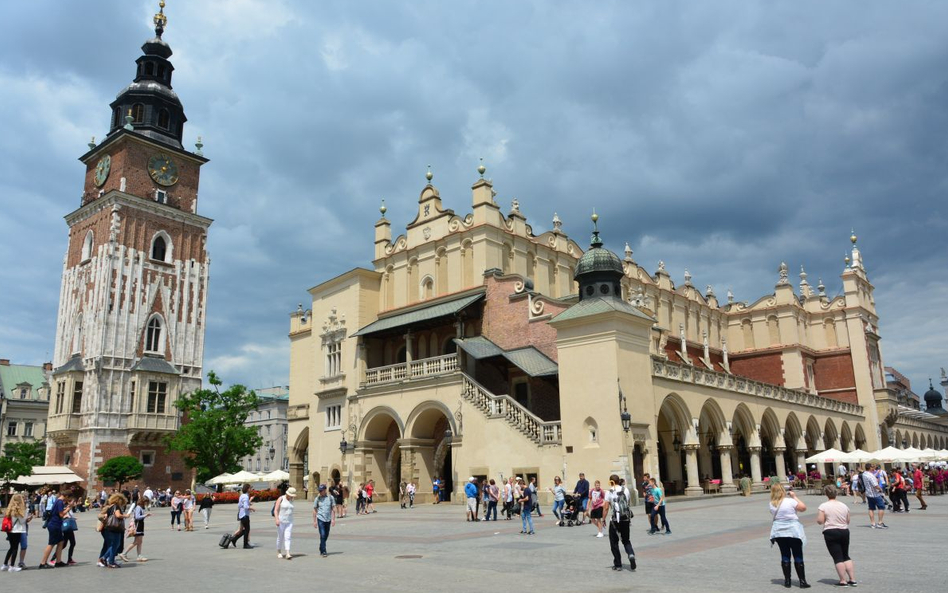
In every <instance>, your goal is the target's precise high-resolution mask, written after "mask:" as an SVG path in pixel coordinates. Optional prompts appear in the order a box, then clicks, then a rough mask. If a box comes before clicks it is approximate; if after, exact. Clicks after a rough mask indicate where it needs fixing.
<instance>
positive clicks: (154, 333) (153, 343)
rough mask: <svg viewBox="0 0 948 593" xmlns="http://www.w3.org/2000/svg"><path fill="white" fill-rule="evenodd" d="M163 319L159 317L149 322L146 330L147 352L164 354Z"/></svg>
mask: <svg viewBox="0 0 948 593" xmlns="http://www.w3.org/2000/svg"><path fill="white" fill-rule="evenodd" d="M161 346H162V339H161V318H160V317H158V316H157V315H156V316H155V317H152V318H151V319H149V320H148V327H147V328H146V329H145V352H158V353H162V347H161Z"/></svg>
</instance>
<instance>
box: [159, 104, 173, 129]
mask: <svg viewBox="0 0 948 593" xmlns="http://www.w3.org/2000/svg"><path fill="white" fill-rule="evenodd" d="M169 121H170V116H169V115H168V110H167V109H162V110H160V111H159V112H158V127H159V128H164V129H166V130H167V129H168V122H169Z"/></svg>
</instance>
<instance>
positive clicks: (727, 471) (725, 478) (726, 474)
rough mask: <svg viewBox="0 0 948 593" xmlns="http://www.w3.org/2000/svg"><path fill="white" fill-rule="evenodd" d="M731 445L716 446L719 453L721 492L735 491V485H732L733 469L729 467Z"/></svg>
mask: <svg viewBox="0 0 948 593" xmlns="http://www.w3.org/2000/svg"><path fill="white" fill-rule="evenodd" d="M733 448H734V446H733V445H720V446H718V453H719V454H720V455H721V492H737V486H735V485H734V470H733V469H731V449H733Z"/></svg>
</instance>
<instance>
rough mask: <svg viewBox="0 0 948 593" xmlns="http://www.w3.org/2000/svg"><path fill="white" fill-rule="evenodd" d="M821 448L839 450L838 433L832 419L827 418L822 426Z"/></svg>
mask: <svg viewBox="0 0 948 593" xmlns="http://www.w3.org/2000/svg"><path fill="white" fill-rule="evenodd" d="M823 446H824V447H825V448H827V449H833V448H835V449H841V448H842V447H841V446H840V444H839V431H837V430H836V423H835V422H833V419H832V418H827V419H826V423H825V424H824V425H823Z"/></svg>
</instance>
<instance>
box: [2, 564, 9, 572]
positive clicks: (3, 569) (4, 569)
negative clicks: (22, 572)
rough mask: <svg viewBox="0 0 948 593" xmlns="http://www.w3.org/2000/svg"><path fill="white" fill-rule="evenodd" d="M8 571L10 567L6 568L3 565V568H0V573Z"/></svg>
mask: <svg viewBox="0 0 948 593" xmlns="http://www.w3.org/2000/svg"><path fill="white" fill-rule="evenodd" d="M9 569H10V567H9V566H7V565H6V564H4V565H3V566H0V572H4V571H6V570H9Z"/></svg>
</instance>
